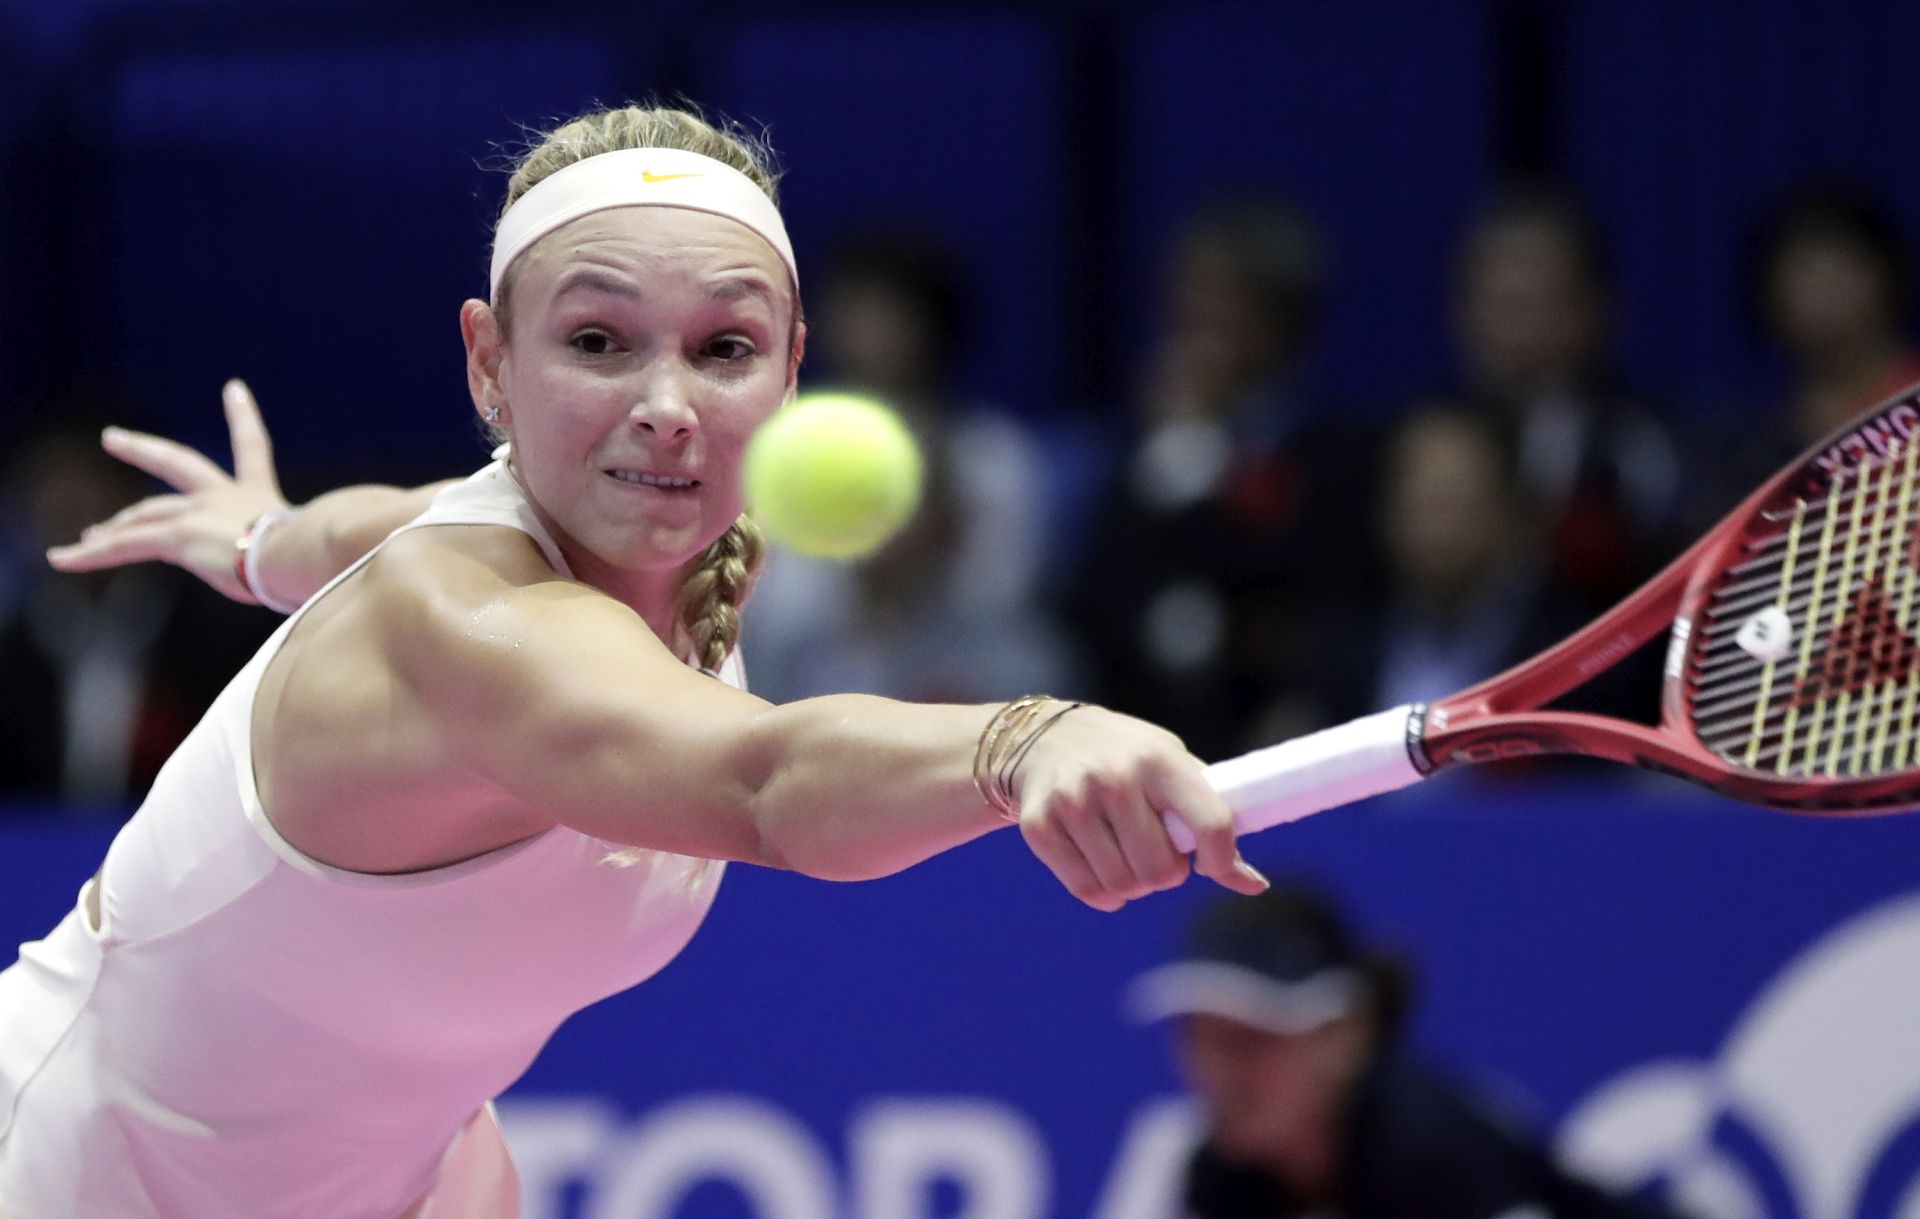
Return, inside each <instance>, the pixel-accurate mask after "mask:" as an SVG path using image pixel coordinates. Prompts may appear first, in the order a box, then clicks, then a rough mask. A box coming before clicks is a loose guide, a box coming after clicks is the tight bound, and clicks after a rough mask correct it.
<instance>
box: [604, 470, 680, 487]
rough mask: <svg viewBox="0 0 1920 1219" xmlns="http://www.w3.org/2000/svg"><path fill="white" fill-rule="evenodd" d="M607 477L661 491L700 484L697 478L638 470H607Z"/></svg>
mask: <svg viewBox="0 0 1920 1219" xmlns="http://www.w3.org/2000/svg"><path fill="white" fill-rule="evenodd" d="M606 475H607V477H609V478H611V479H613V480H614V481H616V482H623V483H627V484H628V485H630V486H636V487H654V488H657V489H659V490H661V491H692V490H694V489H695V488H697V487H698V486H699V485H700V480H699V479H697V478H677V477H674V476H672V475H668V474H646V473H642V472H641V471H639V470H608V471H606Z"/></svg>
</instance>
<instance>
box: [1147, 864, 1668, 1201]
mask: <svg viewBox="0 0 1920 1219" xmlns="http://www.w3.org/2000/svg"><path fill="white" fill-rule="evenodd" d="M1408 990H1409V985H1408V980H1407V975H1406V973H1405V971H1404V970H1403V969H1402V968H1401V967H1400V965H1399V964H1398V963H1397V962H1396V961H1395V960H1394V959H1393V958H1392V957H1390V956H1388V955H1386V954H1384V953H1380V952H1376V951H1371V950H1368V949H1367V948H1365V947H1364V946H1362V945H1361V944H1359V943H1357V942H1356V941H1355V940H1354V938H1353V937H1352V935H1351V934H1350V933H1349V931H1348V930H1347V928H1346V926H1345V925H1344V923H1343V922H1342V920H1341V918H1340V916H1339V914H1338V913H1337V912H1336V911H1335V909H1334V908H1333V906H1332V905H1330V904H1329V903H1328V902H1327V901H1326V900H1325V899H1324V898H1322V897H1320V896H1319V895H1318V894H1316V893H1315V892H1313V891H1312V890H1310V889H1307V888H1304V887H1297V886H1284V885H1283V886H1276V887H1274V888H1272V889H1269V890H1268V891H1267V892H1265V893H1263V894H1261V895H1259V896H1257V897H1252V898H1246V899H1233V900H1228V901H1225V902H1222V903H1219V904H1217V905H1215V906H1214V907H1212V908H1211V909H1209V910H1208V911H1207V912H1206V913H1205V914H1204V915H1203V916H1202V917H1201V918H1200V919H1199V921H1198V922H1197V923H1196V924H1195V926H1194V928H1193V932H1192V935H1191V937H1190V940H1189V942H1188V945H1187V949H1186V951H1185V953H1184V954H1183V955H1182V956H1181V958H1180V959H1179V960H1177V961H1174V962H1172V963H1170V964H1167V965H1162V966H1160V967H1158V968H1156V969H1153V970H1150V971H1148V972H1147V973H1145V974H1142V975H1141V976H1140V977H1138V978H1136V979H1135V980H1134V982H1133V984H1132V986H1131V987H1130V988H1129V990H1128V993H1127V1004H1128V1007H1129V1008H1130V1010H1131V1012H1132V1014H1133V1015H1134V1016H1135V1017H1136V1018H1138V1019H1140V1020H1143V1021H1152V1020H1169V1019H1170V1020H1174V1021H1177V1029H1176V1045H1177V1049H1178V1057H1179V1065H1180V1067H1181V1071H1182V1074H1183V1075H1184V1076H1185V1077H1186V1079H1187V1081H1188V1084H1189V1086H1190V1087H1191V1089H1192V1091H1193V1094H1194V1097H1195V1099H1196V1101H1197V1102H1198V1105H1199V1108H1200V1111H1201V1114H1202V1118H1203V1120H1204V1122H1205V1124H1206V1137H1205V1139H1204V1141H1203V1142H1202V1143H1201V1145H1200V1146H1199V1148H1198V1149H1197V1150H1196V1151H1195V1153H1194V1155H1193V1157H1192V1159H1191V1161H1190V1162H1189V1164H1188V1168H1187V1175H1186V1179H1185V1181H1184V1183H1183V1185H1182V1196H1183V1198H1184V1202H1185V1206H1186V1213H1187V1215H1188V1216H1189V1217H1190V1219H1285V1217H1293V1216H1301V1217H1304V1216H1320V1217H1325V1219H1333V1217H1336V1216H1338V1217H1342V1219H1410V1217H1418V1219H1496V1217H1504V1219H1545V1217H1548V1216H1557V1217H1560V1219H1658V1217H1659V1216H1661V1215H1664V1214H1666V1213H1667V1212H1663V1211H1661V1210H1658V1209H1657V1208H1655V1207H1653V1206H1650V1205H1646V1204H1642V1203H1640V1202H1636V1201H1629V1200H1625V1199H1620V1198H1615V1197H1612V1196H1610V1195H1607V1194H1605V1193H1602V1192H1601V1191H1600V1190H1598V1189H1597V1188H1595V1187H1594V1186H1592V1185H1590V1184H1588V1183H1586V1182H1584V1181H1581V1180H1578V1179H1576V1178H1574V1177H1572V1176H1569V1175H1568V1174H1567V1173H1566V1172H1565V1171H1563V1170H1562V1169H1561V1168H1560V1167H1558V1166H1557V1165H1556V1164H1555V1163H1554V1162H1553V1160H1552V1159H1551V1157H1550V1156H1549V1155H1548V1154H1547V1152H1546V1151H1545V1150H1544V1149H1542V1148H1541V1147H1539V1146H1538V1145H1536V1144H1535V1143H1533V1142H1531V1141H1530V1140H1528V1139H1527V1138H1526V1137H1524V1136H1523V1135H1522V1134H1520V1133H1519V1132H1518V1131H1517V1130H1516V1129H1515V1128H1514V1127H1513V1126H1512V1125H1511V1123H1509V1122H1507V1121H1506V1120H1505V1119H1504V1118H1501V1117H1497V1116H1494V1115H1492V1113H1491V1111H1490V1110H1489V1109H1488V1108H1487V1107H1486V1106H1485V1105H1484V1104H1483V1103H1482V1102H1480V1101H1479V1100H1478V1099H1476V1098H1473V1097H1470V1096H1469V1095H1468V1094H1467V1093H1466V1092H1465V1091H1464V1090H1462V1089H1461V1088H1459V1087H1458V1086H1456V1085H1454V1084H1452V1083H1450V1082H1448V1081H1445V1080H1444V1079H1442V1078H1441V1077H1439V1076H1438V1075H1435V1074H1433V1073H1431V1072H1430V1071H1428V1070H1426V1069H1424V1068H1422V1067H1420V1066H1418V1065H1417V1064H1415V1063H1413V1062H1411V1061H1409V1060H1408V1058H1407V1057H1406V1056H1405V1055H1404V1054H1402V1053H1401V1052H1400V1051H1399V1047H1398V1041H1399V1031H1400V1026H1401V1021H1402V1017H1403V1015H1404V1014H1405V1009H1406V1004H1407V999H1408Z"/></svg>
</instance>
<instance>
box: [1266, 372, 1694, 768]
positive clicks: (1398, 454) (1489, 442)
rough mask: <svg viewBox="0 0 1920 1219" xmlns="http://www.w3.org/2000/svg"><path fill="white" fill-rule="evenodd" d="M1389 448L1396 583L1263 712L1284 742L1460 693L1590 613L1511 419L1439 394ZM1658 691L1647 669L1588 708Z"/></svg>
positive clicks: (1344, 613)
mask: <svg viewBox="0 0 1920 1219" xmlns="http://www.w3.org/2000/svg"><path fill="white" fill-rule="evenodd" d="M1384 451H1385V461H1384V468H1383V470H1382V475H1381V482H1380V496H1379V503H1378V505H1377V508H1376V512H1377V517H1376V522H1377V527H1378V529H1379V544H1380V549H1381V554H1382V556H1383V558H1384V560H1385V576H1386V579H1385V588H1384V590H1383V592H1382V595H1381V596H1380V597H1379V599H1378V600H1377V602H1376V603H1375V604H1374V605H1373V606H1372V607H1371V608H1370V609H1369V610H1368V611H1366V612H1362V613H1357V614H1356V613H1354V612H1352V611H1349V610H1345V609H1342V610H1340V611H1339V612H1338V613H1337V614H1336V615H1333V616H1330V617H1328V618H1327V619H1326V620H1325V621H1323V622H1322V623H1321V624H1320V629H1319V630H1317V631H1316V632H1315V635H1316V638H1317V639H1318V640H1319V646H1318V647H1317V648H1316V649H1315V651H1314V653H1313V656H1312V660H1311V662H1310V664H1309V666H1308V669H1307V672H1306V676H1305V679H1304V680H1303V681H1302V683H1301V684H1300V685H1299V686H1298V687H1296V688H1295V689H1294V690H1291V691H1283V692H1282V694H1281V697H1280V699H1279V701H1278V703H1277V704H1276V706H1275V707H1273V708H1269V709H1268V711H1267V713H1266V715H1265V717H1263V730H1264V731H1265V732H1266V733H1267V734H1269V735H1270V736H1273V737H1275V738H1278V737H1281V736H1285V735H1288V734H1289V733H1292V732H1297V731H1299V730H1300V729H1301V728H1302V727H1313V726H1317V725H1320V724H1325V723H1334V722H1339V721H1342V720H1346V719H1350V718H1352V717H1354V716H1357V715H1363V714H1365V713H1367V712H1369V711H1377V710H1379V709H1380V708H1382V707H1392V706H1397V705H1399V704H1401V703H1411V702H1424V701H1430V700H1432V699H1436V698H1440V697H1443V696H1445V695H1448V694H1453V693H1456V692H1458V691H1460V690H1462V689H1464V688H1466V687H1467V686H1469V685H1472V684H1474V683H1475V682H1478V681H1480V680H1482V679H1483V678H1487V677H1491V676H1493V675H1494V674H1496V673H1499V672H1501V671H1502V670H1504V669H1506V668H1507V667H1508V666H1510V665H1512V664H1514V663H1516V662H1517V661H1520V660H1523V659H1525V658H1526V657H1528V656H1531V655H1532V654H1533V653H1535V652H1537V651H1539V650H1540V649H1542V648H1544V647H1547V646H1548V645H1550V644H1552V643H1555V642H1557V641H1558V640H1559V639H1560V638H1562V637H1563V636H1565V635H1567V634H1569V633H1570V632H1572V631H1573V630H1575V629H1577V628H1579V627H1580V626H1581V625H1583V624H1584V623H1585V621H1586V619H1587V617H1588V614H1587V612H1586V609H1585V606H1584V605H1583V603H1582V602H1580V601H1579V600H1578V599H1577V598H1573V597H1570V596H1569V595H1568V594H1567V593H1566V592H1564V591H1563V590H1561V589H1559V588H1557V587H1555V586H1554V584H1553V583H1552V581H1551V580H1549V578H1548V567H1547V555H1546V551H1545V548H1544V546H1543V544H1542V526H1543V522H1542V519H1541V515H1540V513H1539V511H1538V509H1537V507H1536V505H1535V501H1534V498H1533V496H1532V494H1531V493H1530V492H1528V490H1527V489H1526V487H1525V486H1524V485H1523V484H1522V482H1521V471H1520V454H1519V448H1518V441H1517V438H1516V436H1515V435H1514V433H1513V431H1512V429H1511V428H1509V427H1508V426H1507V424H1506V421H1505V420H1504V418H1503V417H1502V416H1501V415H1499V414H1498V413H1496V412H1491V411H1487V410H1483V409H1482V410H1476V409H1473V408H1471V407H1468V406H1466V405H1464V404H1459V403H1447V402H1432V403H1427V404H1424V405H1422V406H1419V407H1417V408H1415V409H1414V410H1413V411H1412V412H1411V413H1409V414H1408V415H1407V416H1406V417H1405V418H1404V419H1402V420H1401V421H1400V422H1399V423H1398V424H1397V425H1396V426H1395V428H1394V431H1393V433H1392V435H1391V436H1390V437H1389V439H1388V441H1387V443H1386V444H1385V446H1384ZM1657 691H1658V683H1657V680H1656V678H1655V677H1654V676H1650V675H1648V674H1646V673H1645V672H1644V671H1643V670H1642V669H1641V668H1639V667H1637V666H1636V667H1632V668H1630V669H1628V670H1627V671H1626V672H1625V673H1623V674H1619V675H1615V674H1607V675H1603V676H1602V677H1601V678H1599V679H1596V685H1595V688H1594V689H1593V690H1590V691H1588V692H1587V698H1586V699H1585V700H1584V701H1583V705H1585V706H1587V707H1596V706H1598V707H1603V708H1604V709H1605V710H1608V711H1611V712H1613V713H1615V714H1629V715H1633V714H1645V715H1650V714H1651V712H1652V710H1653V709H1654V703H1653V698H1654V695H1655V694H1656V693H1657ZM1636 695H1638V698H1639V701H1638V703H1635V702H1633V701H1632V700H1633V699H1634V698H1635V696H1636Z"/></svg>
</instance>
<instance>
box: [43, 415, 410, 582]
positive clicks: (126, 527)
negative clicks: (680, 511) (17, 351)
mask: <svg viewBox="0 0 1920 1219" xmlns="http://www.w3.org/2000/svg"><path fill="white" fill-rule="evenodd" d="M221 400H222V403H223V405H224V406H225V407H226V413H227V430H228V433H229V435H230V437H231V439H232V443H233V465H234V472H233V473H232V474H228V473H227V472H226V471H225V470H222V469H221V468H220V467H219V466H217V465H215V464H214V463H213V462H212V461H210V460H208V459H207V457H206V456H205V455H203V454H201V453H198V452H196V451H195V450H193V449H190V448H188V447H187V446H186V445H183V444H180V443H178V442H176V441H172V440H168V439H166V438H165V437H163V436H153V435H149V434H147V433H145V432H133V431H128V430H126V429H124V428H108V429H107V430H106V431H105V432H104V433H103V434H102V435H101V438H100V443H101V446H102V447H103V448H105V449H106V450H107V452H109V453H111V454H113V456H115V457H117V458H119V459H120V460H121V461H124V462H126V463H127V464H128V465H131V466H135V467H138V468H139V469H141V470H144V471H146V472H147V473H148V474H151V475H153V476H154V477H155V478H157V479H159V480H160V481H162V482H164V483H166V484H167V485H168V486H170V487H172V488H173V491H172V492H171V493H167V494H161V495H154V496H149V497H148V498H146V499H143V500H141V501H140V502H139V503H137V504H132V505H129V506H128V507H126V508H124V509H122V510H121V511H119V512H118V513H116V514H114V515H113V516H112V517H111V518H109V519H107V520H105V521H101V522H100V523H99V524H97V525H93V526H91V527H89V528H88V529H87V531H86V532H85V533H84V534H82V535H81V537H80V538H79V540H78V541H75V542H73V543H71V544H70V545H66V546H56V547H54V548H53V549H51V550H49V551H48V552H47V561H48V562H49V563H51V564H52V565H53V566H54V567H56V568H58V569H59V570H61V571H97V570H100V569H102V568H107V567H120V566H123V565H125V564H128V563H140V562H145V561H147V560H150V559H158V560H160V561H161V562H165V563H172V564H174V565H175V566H177V567H180V568H183V569H185V570H186V571H189V572H191V573H193V574H194V575H195V576H198V577H199V578H200V579H202V580H204V581H205V582H206V583H207V584H209V585H210V586H212V587H213V588H214V589H216V590H217V591H219V592H221V593H223V594H224V595H226V596H228V597H231V598H233V599H234V600H235V601H245V602H248V603H254V602H256V601H257V600H258V598H256V597H255V596H254V595H253V592H252V590H250V589H248V588H247V586H246V585H245V584H244V583H242V582H241V579H240V577H239V574H238V572H237V571H236V568H235V562H234V560H235V558H236V557H237V550H236V545H235V544H236V542H237V541H238V540H239V538H240V537H241V535H242V534H244V533H246V532H247V530H248V528H249V527H250V526H251V525H252V524H253V523H254V522H255V521H257V520H259V519H260V518H261V517H262V516H263V515H264V514H266V513H269V512H273V511H275V510H278V509H285V508H287V507H288V504H287V500H286V496H284V495H283V494H281V491H280V480H279V477H278V475H277V474H276V473H275V472H274V465H273V445H272V442H271V440H269V438H268V436H267V429H266V426H265V424H263V423H262V422H261V419H260V408H259V406H258V405H257V404H256V403H255V402H254V399H253V394H252V393H251V392H250V391H249V390H248V389H247V387H246V384H245V383H244V382H241V381H237V380H236V381H229V382H227V384H226V387H225V388H224V390H223V391H222V393H221ZM446 485H447V484H446V483H444V482H441V483H430V484H428V485H426V486H424V487H384V486H374V485H366V486H357V487H344V488H342V489H340V490H338V491H330V492H328V493H327V494H325V495H322V496H320V497H319V498H317V499H314V500H313V501H311V502H310V503H307V504H305V505H302V506H301V507H300V508H298V509H297V510H294V511H293V512H292V515H291V516H290V517H289V518H288V519H287V520H286V523H285V524H283V525H281V526H280V527H279V528H278V529H275V530H274V531H273V532H272V533H271V534H270V535H268V537H267V538H266V539H265V540H264V542H262V543H261V544H260V545H258V546H256V547H255V549H254V551H253V553H252V555H251V556H250V561H251V563H252V564H253V569H254V576H255V581H256V583H258V584H260V586H261V587H262V588H263V590H264V591H265V592H267V593H268V594H269V596H270V599H271V600H273V601H274V602H276V603H279V604H284V605H298V604H300V603H301V602H303V601H305V600H306V599H307V598H308V597H310V596H312V595H313V594H314V593H315V592H317V591H318V590H319V588H320V586H321V585H323V584H325V583H326V582H327V581H328V580H331V579H332V578H333V577H334V576H335V575H337V574H339V573H340V572H341V571H343V570H345V569H346V568H347V567H348V566H349V565H350V564H352V563H353V561H354V560H355V559H358V558H359V557H360V556H361V555H363V554H365V553H366V552H367V551H369V550H371V549H372V548H373V547H374V546H376V545H377V544H379V542H380V540H381V539H382V538H384V537H386V536H387V534H389V533H391V532H393V530H395V529H397V528H399V527H400V526H401V525H403V524H405V523H406V522H408V521H410V520H412V519H413V518H414V517H416V516H418V515H419V514H420V513H421V512H422V511H424V510H425V508H426V506H427V504H428V502H429V501H431V500H432V499H433V497H434V495H435V494H436V493H438V492H439V490H440V489H441V488H442V487H444V486H446Z"/></svg>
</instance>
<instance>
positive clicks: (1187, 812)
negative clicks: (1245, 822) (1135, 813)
mask: <svg viewBox="0 0 1920 1219" xmlns="http://www.w3.org/2000/svg"><path fill="white" fill-rule="evenodd" d="M1163 778H1164V784H1163V786H1162V787H1160V789H1159V790H1158V791H1156V792H1155V793H1154V804H1155V806H1156V807H1158V808H1161V809H1164V810H1166V811H1167V812H1169V813H1171V814H1172V815H1173V816H1175V817H1178V818H1179V819H1180V820H1181V821H1183V822H1185V823H1186V825H1187V828H1188V829H1189V830H1191V831H1192V832H1193V843H1194V846H1193V868H1194V871H1196V872H1198V873H1200V875H1202V876H1205V877H1206V878H1208V879H1209V880H1211V881H1213V882H1214V883H1216V884H1219V885H1222V886H1224V887H1226V888H1228V889H1231V890H1233V891H1234V892H1235V893H1245V894H1248V895H1252V894H1255V893H1259V892H1262V891H1264V890H1265V889H1266V888H1267V884H1268V882H1267V878H1266V877H1264V876H1262V875H1261V874H1260V873H1259V872H1258V871H1257V870H1255V868H1254V866H1253V865H1252V864H1250V863H1248V862H1247V861H1246V860H1245V859H1243V858H1241V856H1240V843H1239V840H1238V839H1236V838H1235V837H1234V832H1233V810H1232V809H1229V808H1228V807H1227V804H1226V801H1224V800H1222V799H1221V798H1220V795H1219V793H1218V792H1216V791H1214V790H1213V788H1212V787H1210V786H1209V785H1208V784H1207V781H1206V777H1205V772H1204V771H1203V770H1202V769H1201V767H1200V764H1199V763H1198V762H1192V764H1191V765H1187V766H1178V767H1170V768H1168V770H1167V771H1166V773H1165V774H1164V776H1163Z"/></svg>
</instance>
